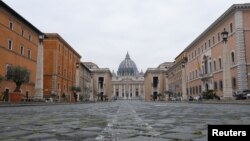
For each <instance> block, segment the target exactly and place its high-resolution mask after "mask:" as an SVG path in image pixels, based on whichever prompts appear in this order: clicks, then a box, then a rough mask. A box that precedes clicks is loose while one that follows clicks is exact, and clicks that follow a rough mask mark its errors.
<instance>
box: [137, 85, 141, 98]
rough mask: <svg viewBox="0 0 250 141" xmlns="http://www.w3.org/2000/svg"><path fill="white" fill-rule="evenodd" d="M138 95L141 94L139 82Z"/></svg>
mask: <svg viewBox="0 0 250 141" xmlns="http://www.w3.org/2000/svg"><path fill="white" fill-rule="evenodd" d="M138 95H139V96H141V84H139V88H138Z"/></svg>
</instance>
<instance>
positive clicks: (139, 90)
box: [112, 53, 145, 99]
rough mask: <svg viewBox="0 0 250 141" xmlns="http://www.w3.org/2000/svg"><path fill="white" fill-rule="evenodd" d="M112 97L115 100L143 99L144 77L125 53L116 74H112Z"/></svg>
mask: <svg viewBox="0 0 250 141" xmlns="http://www.w3.org/2000/svg"><path fill="white" fill-rule="evenodd" d="M112 84H113V97H114V98H116V99H144V97H145V94H144V93H145V90H144V77H143V72H141V73H139V71H138V69H137V66H136V64H135V63H134V61H133V60H132V59H131V58H130V56H129V54H128V53H127V55H126V57H125V59H124V60H123V61H122V62H121V63H120V65H119V68H118V71H117V74H115V72H113V77H112Z"/></svg>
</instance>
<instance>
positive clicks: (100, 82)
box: [84, 62, 112, 101]
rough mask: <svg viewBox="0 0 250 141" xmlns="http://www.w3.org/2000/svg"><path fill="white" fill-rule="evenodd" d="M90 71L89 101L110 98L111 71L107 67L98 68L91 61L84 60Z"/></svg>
mask: <svg viewBox="0 0 250 141" xmlns="http://www.w3.org/2000/svg"><path fill="white" fill-rule="evenodd" d="M84 65H85V66H86V67H88V68H89V69H90V71H91V84H90V85H91V87H92V90H90V98H89V100H90V101H104V100H111V98H112V73H111V71H110V70H109V69H108V68H99V67H98V66H97V65H96V64H94V63H92V62H84Z"/></svg>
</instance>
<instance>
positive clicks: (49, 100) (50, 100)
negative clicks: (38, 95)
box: [45, 98, 53, 103]
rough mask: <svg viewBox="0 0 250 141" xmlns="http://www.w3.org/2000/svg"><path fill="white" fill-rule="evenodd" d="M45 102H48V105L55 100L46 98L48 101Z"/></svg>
mask: <svg viewBox="0 0 250 141" xmlns="http://www.w3.org/2000/svg"><path fill="white" fill-rule="evenodd" d="M45 102H46V103H50V102H53V98H46V99H45Z"/></svg>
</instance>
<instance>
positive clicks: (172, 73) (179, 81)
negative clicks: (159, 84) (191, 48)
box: [166, 51, 187, 99]
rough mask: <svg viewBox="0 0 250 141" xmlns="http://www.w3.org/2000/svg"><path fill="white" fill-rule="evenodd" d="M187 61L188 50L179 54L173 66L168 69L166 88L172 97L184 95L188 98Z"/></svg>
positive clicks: (183, 96)
mask: <svg viewBox="0 0 250 141" xmlns="http://www.w3.org/2000/svg"><path fill="white" fill-rule="evenodd" d="M186 62H187V56H186V52H185V51H184V52H182V53H181V54H179V55H178V56H177V57H176V58H175V61H174V63H173V66H172V67H170V68H169V69H168V70H167V71H166V79H167V80H166V90H167V94H168V96H169V98H170V97H175V98H176V97H182V98H183V99H187V93H186V71H185V64H186Z"/></svg>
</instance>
